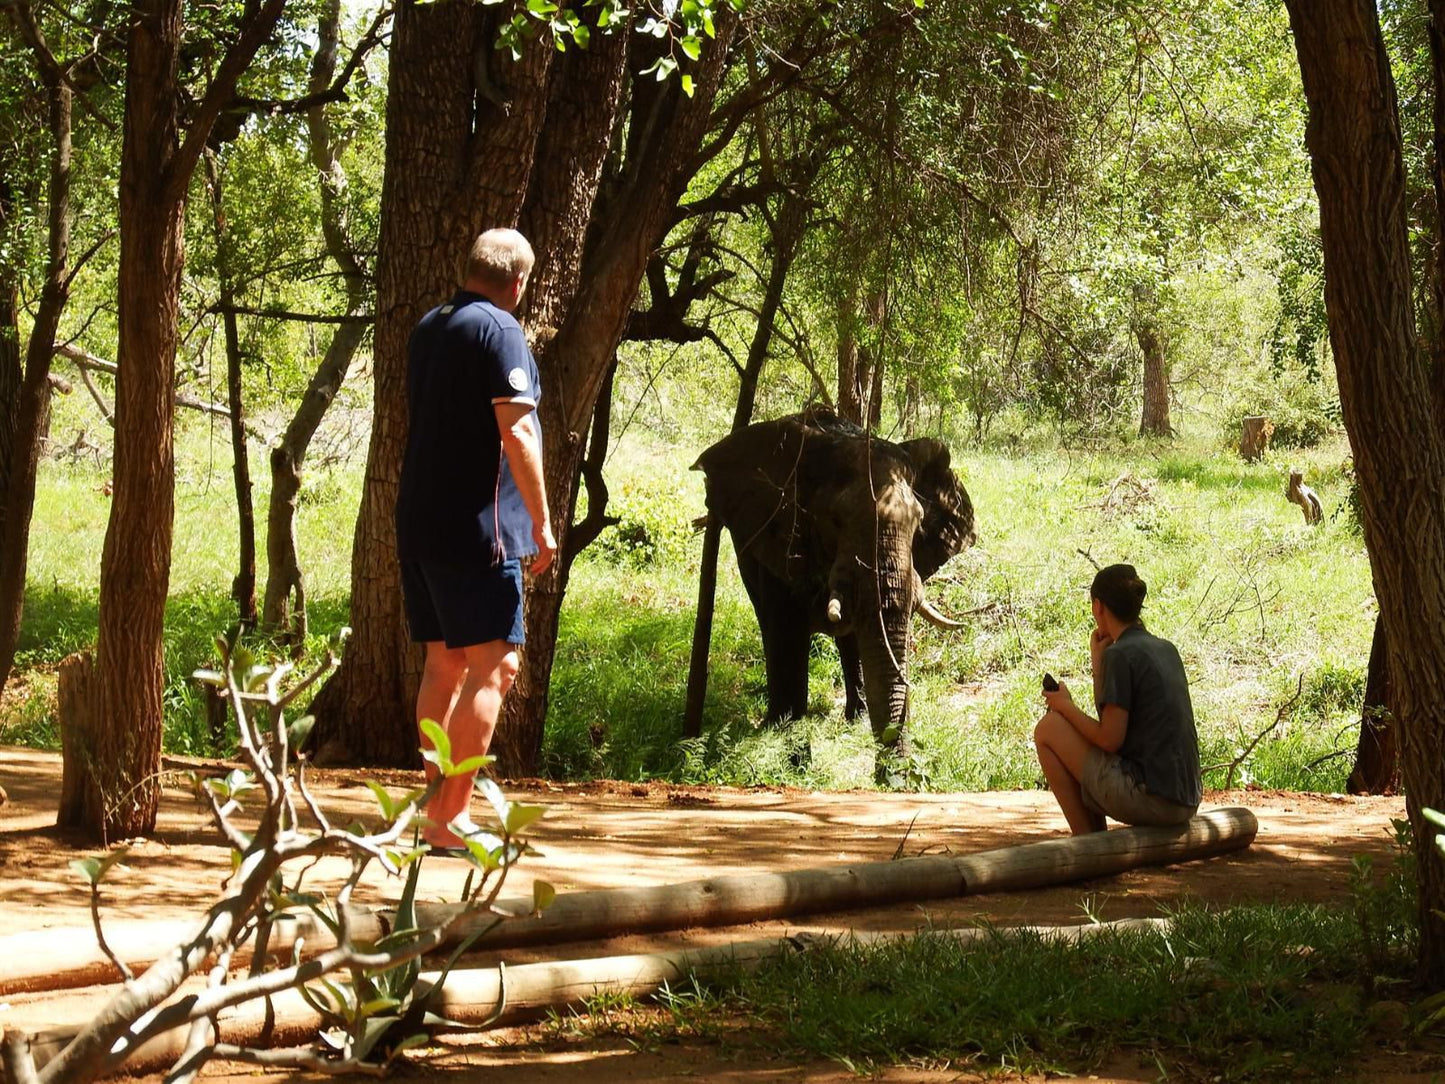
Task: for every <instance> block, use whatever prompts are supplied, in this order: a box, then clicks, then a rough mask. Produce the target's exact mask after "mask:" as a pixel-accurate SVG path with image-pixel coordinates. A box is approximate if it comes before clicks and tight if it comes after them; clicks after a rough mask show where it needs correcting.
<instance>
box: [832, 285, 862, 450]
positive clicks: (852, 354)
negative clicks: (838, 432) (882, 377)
mask: <svg viewBox="0 0 1445 1084" xmlns="http://www.w3.org/2000/svg"><path fill="white" fill-rule="evenodd" d="M857 304H858V290H857V287H856V286H850V287H849V289H848V290H847V291H846V292H844V293H843V294H842V295H841V296H840V297H839V298H838V305H837V309H836V315H835V319H836V321H837V325H838V416H839V417H840V418H842V419H843V420H844V421H849V422H852V423H853V424H854V425H856V426H858V427H859V428H860V429H861V428H862V427H863V381H862V379H861V377H862V375H863V374H861V373H859V371H858V330H857V321H858V314H857V309H856V306H857Z"/></svg>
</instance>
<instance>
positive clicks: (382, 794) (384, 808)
mask: <svg viewBox="0 0 1445 1084" xmlns="http://www.w3.org/2000/svg"><path fill="white" fill-rule="evenodd" d="M366 785H367V786H368V787H369V788H371V793H372V794H374V795H376V804H377V805H378V806H379V807H380V808H381V815H382V816H383V817H385V818H386V819H387V820H389V821H392V820H396V804H395V803H394V802H393V801H392V800H391V795H390V794H388V793H387V792H386V788H385V787H383V786H382V785H381V784H380V783H378V782H377V781H376V780H375V779H368V780H367V781H366Z"/></svg>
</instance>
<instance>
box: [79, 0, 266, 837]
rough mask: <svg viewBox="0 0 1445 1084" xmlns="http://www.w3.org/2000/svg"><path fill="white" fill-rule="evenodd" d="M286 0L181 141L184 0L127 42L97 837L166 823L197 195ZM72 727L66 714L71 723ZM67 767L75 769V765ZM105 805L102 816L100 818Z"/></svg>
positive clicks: (252, 24) (221, 74)
mask: <svg viewBox="0 0 1445 1084" xmlns="http://www.w3.org/2000/svg"><path fill="white" fill-rule="evenodd" d="M284 6H285V0H265V3H264V4H262V5H261V6H260V7H258V8H256V9H255V10H254V11H252V12H251V14H250V15H249V16H248V18H247V19H246V21H245V23H244V24H243V26H242V28H241V31H240V33H239V34H238V35H237V37H236V39H235V41H234V42H233V43H232V45H231V46H230V47H229V48H228V49H227V51H226V55H225V56H224V58H223V59H222V60H221V62H220V63H219V64H218V65H217V66H216V69H215V73H214V75H213V77H212V79H211V81H210V84H209V85H208V86H207V88H206V94H205V97H204V98H203V99H202V100H201V101H200V102H199V103H197V104H196V105H195V106H194V108H193V109H192V110H191V117H192V122H191V127H190V129H189V131H187V132H186V133H185V138H184V140H182V139H180V138H179V137H180V134H181V133H180V125H179V121H178V116H177V110H178V107H179V102H180V87H179V76H178V69H179V62H180V50H181V43H182V38H183V34H182V30H183V18H182V11H183V4H182V3H181V0H136V3H135V4H134V5H133V13H132V17H131V19H130V28H129V32H128V36H127V47H126V82H125V87H126V92H125V132H124V138H123V141H122V146H121V161H120V208H119V211H120V214H119V222H120V264H119V269H118V274H117V279H118V306H117V308H118V311H119V320H118V326H119V335H118V356H117V359H116V363H117V369H118V371H117V374H116V382H115V399H116V403H115V453H114V471H113V475H112V477H113V488H112V491H111V510H110V522H109V525H108V526H107V528H106V533H105V547H104V550H103V551H102V553H101V561H100V632H99V637H98V639H97V643H96V660H95V680H94V687H93V690H92V695H93V697H94V702H93V705H92V709H93V711H94V713H95V716H96V718H98V719H100V720H103V724H104V725H103V726H100V727H98V728H97V731H96V740H95V759H94V762H93V763H91V764H81V765H74V766H73V767H75V768H77V770H80V771H82V772H84V773H85V778H84V780H83V782H82V783H81V785H82V786H83V787H84V788H85V790H86V791H87V793H88V795H89V797H88V798H87V799H86V800H85V801H84V802H82V803H81V807H82V808H83V809H84V810H85V813H84V815H83V816H82V817H81V818H80V819H78V820H68V821H67V823H69V824H72V825H74V826H75V827H81V828H84V829H85V830H86V831H88V832H89V833H90V834H91V835H92V836H93V837H94V838H97V839H100V840H113V839H123V838H126V837H129V836H135V835H141V834H144V833H147V832H150V831H151V830H152V829H153V828H154V827H155V818H156V811H157V806H158V803H159V799H160V786H159V782H158V776H159V771H160V746H161V724H162V709H163V704H162V692H163V689H164V684H165V669H164V664H163V663H164V659H163V654H162V631H163V625H164V618H165V605H166V591H167V588H168V587H169V584H170V568H171V538H172V535H173V531H174V527H175V523H174V514H175V487H174V479H175V453H174V448H173V446H172V434H173V424H174V409H175V408H174V395H175V388H174V385H175V363H176V343H177V335H178V328H177V312H178V307H179V304H180V291H181V271H182V266H183V263H184V258H185V217H186V215H185V210H186V193H187V189H188V187H189V185H190V180H191V177H192V175H193V174H194V172H195V167H196V163H197V162H198V161H199V160H200V155H201V150H202V148H203V147H204V146H205V144H206V140H207V138H208V137H209V135H210V131H211V128H212V126H213V125H214V124H215V121H216V118H217V117H218V116H219V115H220V112H221V109H222V108H223V106H224V105H225V104H226V103H227V102H228V101H229V100H230V99H231V98H232V97H233V96H234V93H235V87H236V81H237V80H238V79H239V78H240V76H241V74H242V72H244V71H245V70H246V68H247V67H249V65H250V62H251V59H252V57H254V56H255V53H256V50H257V49H258V48H260V46H261V43H262V42H263V41H265V40H266V39H267V37H269V36H270V33H271V30H272V28H273V27H274V26H275V25H276V20H277V19H278V18H279V17H280V15H281V11H282V8H283V7H284ZM64 725H65V724H64V723H63V722H62V726H64ZM67 767H72V766H71V765H67ZM97 811H98V816H97Z"/></svg>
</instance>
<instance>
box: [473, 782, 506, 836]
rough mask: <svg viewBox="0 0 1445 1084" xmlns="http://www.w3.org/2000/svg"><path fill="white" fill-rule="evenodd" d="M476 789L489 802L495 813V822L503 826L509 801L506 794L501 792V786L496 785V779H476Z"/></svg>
mask: <svg viewBox="0 0 1445 1084" xmlns="http://www.w3.org/2000/svg"><path fill="white" fill-rule="evenodd" d="M477 790H479V791H480V792H481V794H482V797H483V798H485V799H486V800H487V801H488V802H489V803H490V804H491V806H492V811H493V812H494V813H496V815H497V823H498V824H501V825H504V826H505V825H506V823H507V807H508V806H509V805H511V803H510V802H508V801H507V796H506V795H505V794H503V793H502V788H501V787H499V786H497V783H496V780H493V779H478V780H477Z"/></svg>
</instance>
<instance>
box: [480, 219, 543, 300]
mask: <svg viewBox="0 0 1445 1084" xmlns="http://www.w3.org/2000/svg"><path fill="white" fill-rule="evenodd" d="M535 260H536V257H535V256H534V255H533V254H532V246H531V244H529V243H528V241H527V239H526V238H525V237H523V236H522V235H521V234H520V233H518V232H517V231H516V230H508V229H497V230H487V232H486V233H483V234H482V235H481V236H479V237H478V238H477V239H476V240H475V241H473V242H472V248H471V251H470V252H468V253H467V268H466V277H467V280H468V281H472V280H475V281H477V282H481V283H485V284H486V285H488V286H495V287H497V288H498V289H505V288H506V287H508V286H510V285H511V284H512V283H513V281H515V280H516V278H517V276H518V275H530V274H531V273H532V263H533V261H535Z"/></svg>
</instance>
